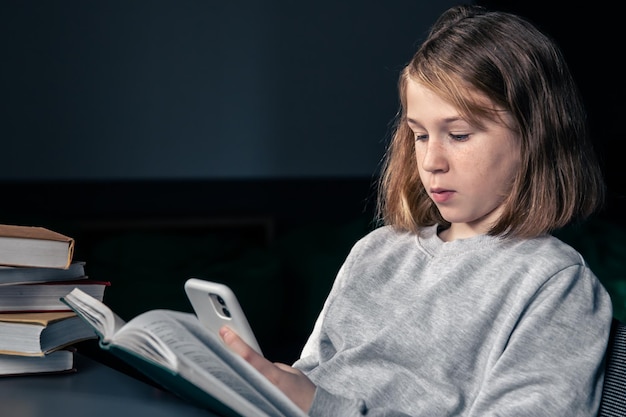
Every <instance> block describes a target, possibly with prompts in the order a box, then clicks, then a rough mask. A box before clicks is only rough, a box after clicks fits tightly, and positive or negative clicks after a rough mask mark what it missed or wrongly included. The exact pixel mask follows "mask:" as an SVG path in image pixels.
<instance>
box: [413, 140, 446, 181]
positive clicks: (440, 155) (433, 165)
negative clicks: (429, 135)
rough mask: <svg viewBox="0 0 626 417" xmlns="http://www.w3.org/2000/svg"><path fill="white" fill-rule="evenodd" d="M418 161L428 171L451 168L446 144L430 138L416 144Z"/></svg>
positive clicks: (440, 170)
mask: <svg viewBox="0 0 626 417" xmlns="http://www.w3.org/2000/svg"><path fill="white" fill-rule="evenodd" d="M415 154H416V156H417V163H418V164H421V166H422V169H424V170H425V171H427V172H433V173H434V172H447V171H448V169H449V165H448V158H447V154H446V150H445V146H444V145H443V144H442V143H440V142H439V141H437V140H433V139H430V140H428V141H425V142H423V143H417V144H416V146H415Z"/></svg>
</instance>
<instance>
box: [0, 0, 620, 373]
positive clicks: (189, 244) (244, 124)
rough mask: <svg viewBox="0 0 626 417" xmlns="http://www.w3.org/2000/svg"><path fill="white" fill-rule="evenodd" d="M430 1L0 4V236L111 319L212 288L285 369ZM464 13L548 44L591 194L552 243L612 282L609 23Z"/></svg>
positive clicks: (376, 152) (559, 14)
mask: <svg viewBox="0 0 626 417" xmlns="http://www.w3.org/2000/svg"><path fill="white" fill-rule="evenodd" d="M431 3H434V2H426V1H400V0H392V1H386V2H374V1H356V0H350V1H344V2H333V1H331V0H321V1H315V2H290V1H286V0H273V1H266V2H253V1H250V0H245V1H233V2H211V1H200V0H197V1H191V0H185V1H166V0H154V1H147V0H146V1H135V2H127V1H121V0H111V1H103V2H85V1H78V0H67V1H47V0H31V1H28V0H26V1H4V2H2V3H0V23H1V24H0V28H1V29H0V31H2V32H1V33H2V37H1V39H2V41H1V42H2V49H1V51H2V54H3V60H2V62H3V63H2V65H1V66H0V83H1V85H2V92H1V94H2V99H1V101H0V102H1V103H2V106H3V107H2V109H1V110H2V111H1V114H2V116H1V117H2V118H1V120H2V127H1V130H0V135H1V136H0V140H1V141H2V145H3V147H2V149H3V158H2V163H1V164H0V192H1V193H2V194H1V195H2V205H1V206H0V221H2V222H4V223H22V224H31V225H43V226H46V227H50V228H53V229H56V230H58V231H60V232H62V233H66V234H68V235H71V236H73V237H75V239H76V256H75V258H76V259H80V260H84V261H86V262H87V271H88V273H89V275H90V276H91V277H92V278H95V279H102V280H109V281H111V283H112V285H111V287H109V288H108V289H107V295H106V296H105V299H106V301H108V303H109V304H110V305H111V306H112V307H114V309H115V310H116V311H118V313H120V314H121V315H122V317H124V318H127V319H129V318H131V317H132V316H134V315H136V314H138V313H140V312H141V311H144V310H146V309H151V308H159V307H166V308H176V309H189V308H190V307H189V305H188V304H187V302H186V299H185V297H184V293H183V289H182V284H183V282H184V280H185V279H186V278H188V277H190V276H197V277H201V278H206V279H212V280H217V281H222V282H226V283H228V284H230V285H231V286H232V287H233V288H234V289H235V291H236V293H237V294H238V295H239V296H240V299H241V302H242V305H243V306H244V310H246V312H247V313H248V315H249V319H250V321H251V323H252V325H253V328H255V330H256V332H257V336H258V337H259V339H260V343H261V345H262V346H265V347H266V348H265V351H266V354H267V355H268V356H269V357H272V358H273V359H276V360H284V361H290V360H292V359H294V357H295V355H296V354H297V352H298V349H299V347H300V345H301V344H302V342H303V341H304V338H305V337H306V335H307V334H308V333H309V331H310V328H311V326H312V324H313V323H312V321H313V319H314V317H315V315H316V314H317V312H318V310H319V308H320V307H321V303H322V302H323V299H324V297H325V295H326V293H327V291H328V289H329V287H330V284H331V283H332V279H333V278H334V275H335V273H336V271H337V269H338V268H339V266H340V265H341V262H342V261H343V259H344V257H345V256H346V254H347V252H348V250H349V248H350V247H351V246H352V244H353V243H354V241H355V240H356V239H358V238H359V237H361V236H362V235H363V234H365V233H366V232H367V231H368V230H370V229H371V227H372V218H373V211H374V210H373V209H374V204H375V201H374V191H375V190H374V187H375V180H376V176H377V173H378V168H379V162H380V160H381V158H382V156H383V153H384V147H385V144H386V141H387V139H388V134H389V129H390V122H391V120H392V119H393V116H394V115H395V112H396V110H397V105H398V101H397V94H396V80H397V75H398V72H399V70H400V68H401V67H402V65H403V64H404V63H405V62H407V61H408V59H410V57H411V55H412V52H413V51H414V50H415V48H416V47H417V45H418V43H419V40H420V39H422V38H423V36H424V35H425V32H426V31H427V29H428V26H429V25H430V24H431V23H432V22H433V20H434V19H435V18H436V16H437V15H438V14H439V13H440V12H441V11H442V10H443V9H445V8H446V7H447V6H449V5H451V4H454V3H456V2H451V1H449V2H437V4H436V5H433V4H431ZM479 3H481V4H485V5H488V6H492V7H495V8H499V9H503V10H509V11H513V12H517V13H520V14H522V15H524V16H526V17H528V18H529V19H530V20H532V21H534V22H535V23H537V24H538V25H539V26H540V27H542V28H543V29H545V30H546V31H547V32H548V33H549V34H551V35H552V36H553V37H554V38H555V39H556V40H557V41H558V43H559V44H560V45H561V46H562V48H563V50H564V52H565V54H566V57H567V58H568V61H569V62H570V64H571V68H572V71H573V72H574V75H575V77H576V79H577V81H578V83H579V85H580V88H581V91H582V93H583V96H584V98H585V101H586V103H587V107H588V109H589V117H590V125H591V128H592V132H593V135H594V138H595V140H596V142H595V143H596V146H597V149H598V152H599V154H600V156H601V159H602V162H603V169H604V172H605V176H606V179H607V184H608V191H609V198H608V204H607V206H606V208H605V209H604V211H603V212H602V213H600V215H599V218H600V219H601V220H602V226H601V227H595V226H594V229H593V230H592V232H593V233H594V239H588V236H589V235H590V232H589V231H588V230H587V229H585V230H583V231H580V230H578V231H577V232H575V233H573V234H572V235H568V236H569V237H570V238H571V240H572V242H573V241H577V242H578V241H582V240H584V241H585V244H586V245H587V246H579V247H578V248H579V249H580V250H581V251H583V253H584V254H585V256H586V257H589V258H590V259H592V261H593V265H594V266H596V267H597V268H598V269H600V270H603V271H604V270H607V271H608V272H606V273H604V274H603V276H608V275H611V278H612V279H613V278H615V279H617V280H619V281H620V282H622V281H623V280H624V279H625V278H624V273H623V272H622V271H623V269H622V268H621V265H617V266H615V264H613V263H611V262H612V260H613V259H614V258H617V257H619V254H618V255H615V256H611V257H609V258H607V255H606V254H607V253H611V254H617V252H616V251H615V250H614V248H615V245H614V244H613V242H615V240H616V239H617V240H619V239H621V237H623V235H622V234H619V235H617V238H615V233H618V232H619V233H621V230H623V228H624V220H623V217H622V213H623V211H624V195H625V192H624V190H625V188H626V184H625V183H624V182H625V179H624V175H622V173H621V167H622V158H621V153H620V150H621V149H619V148H618V147H619V145H620V142H621V140H622V138H621V130H620V129H619V128H618V123H619V121H620V119H621V118H622V115H623V114H624V110H625V109H624V106H625V105H624V102H623V101H622V100H618V98H621V97H623V96H624V93H625V91H624V83H623V81H622V79H621V77H620V75H621V74H620V70H619V69H620V68H621V66H620V64H619V62H620V59H621V57H620V54H621V49H623V48H622V44H623V38H624V36H623V35H622V34H621V33H618V31H619V28H620V26H619V25H618V22H617V16H618V14H617V13H613V12H611V9H610V8H609V7H608V6H603V5H602V4H601V3H594V4H593V7H591V6H587V7H574V6H571V5H570V4H569V3H566V2H556V3H554V2H553V3H551V4H550V5H549V7H548V5H547V4H544V3H542V4H539V3H533V2H528V1H525V2H522V1H488V2H479ZM609 235H610V236H609ZM609 237H611V239H609ZM583 249H584V250H583ZM609 264H610V265H611V268H612V269H604V268H605V267H606V266H607V265H609ZM615 271H618V272H617V275H616V272H615ZM620 285H621V284H620ZM616 288H617V289H613V291H615V292H617V291H618V290H619V291H622V289H621V287H619V288H618V287H616ZM624 291H625V292H626V290H624Z"/></svg>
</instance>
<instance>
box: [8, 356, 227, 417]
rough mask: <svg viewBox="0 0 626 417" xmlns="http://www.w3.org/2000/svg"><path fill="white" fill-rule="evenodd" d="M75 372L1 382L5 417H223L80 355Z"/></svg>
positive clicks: (25, 377) (15, 377)
mask: <svg viewBox="0 0 626 417" xmlns="http://www.w3.org/2000/svg"><path fill="white" fill-rule="evenodd" d="M75 367H76V369H77V372H76V373H70V374H57V375H34V376H14V377H0V416H2V417H5V416H6V417H71V416H77V417H78V416H80V417H85V416H89V417H112V416H113V417H125V416H132V417H143V416H150V417H161V416H162V417H171V416H176V417H188V416H202V417H207V416H209V417H211V416H214V417H215V416H217V415H216V414H214V413H212V412H210V411H208V410H204V409H202V408H199V407H196V406H194V405H192V404H191V403H187V402H185V401H183V400H181V399H179V398H178V397H176V396H174V395H173V394H171V393H169V392H167V391H164V390H162V389H160V388H158V387H156V386H154V385H152V384H149V383H147V382H145V381H142V380H140V379H139V378H137V377H135V376H132V375H130V374H127V373H125V372H122V371H121V370H119V369H115V368H114V367H112V366H109V365H107V364H105V363H103V362H101V361H98V360H97V358H94V357H89V356H86V355H84V354H81V353H80V352H77V353H76V358H75Z"/></svg>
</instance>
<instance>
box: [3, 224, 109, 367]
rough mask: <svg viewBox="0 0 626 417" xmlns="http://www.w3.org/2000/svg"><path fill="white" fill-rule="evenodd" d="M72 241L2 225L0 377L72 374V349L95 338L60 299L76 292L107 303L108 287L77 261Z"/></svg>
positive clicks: (31, 228)
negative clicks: (106, 293)
mask: <svg viewBox="0 0 626 417" xmlns="http://www.w3.org/2000/svg"><path fill="white" fill-rule="evenodd" d="M74 244H75V243H74V239H73V238H71V237H69V236H65V235H63V234H61V233H58V232H55V231H52V230H50V229H47V228H44V227H39V226H21V225H6V224H0V376H8V375H26V374H34V373H59V372H72V371H75V368H74V353H75V349H74V347H73V345H74V344H76V343H78V342H81V341H84V340H88V339H94V338H96V334H95V333H94V331H93V329H91V327H90V326H88V325H87V324H86V323H85V322H84V321H83V320H82V319H81V318H79V317H78V316H77V315H76V314H75V313H74V312H73V311H72V310H70V308H69V307H68V306H67V305H66V304H64V303H62V302H61V301H60V298H61V297H62V296H64V295H66V294H67V293H69V292H70V291H72V290H73V289H74V288H80V289H81V290H82V291H85V292H87V293H89V294H90V295H91V296H93V297H95V298H97V299H99V300H101V301H102V300H103V299H104V291H105V289H106V287H108V286H109V285H110V283H109V282H105V281H96V280H92V279H90V278H89V277H88V276H87V275H86V274H85V262H80V261H75V260H73V256H74Z"/></svg>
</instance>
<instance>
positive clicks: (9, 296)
mask: <svg viewBox="0 0 626 417" xmlns="http://www.w3.org/2000/svg"><path fill="white" fill-rule="evenodd" d="M110 285H111V283H110V282H109V281H97V280H92V279H89V278H85V279H79V280H70V281H53V282H42V283H34V284H16V285H0V313H15V312H41V311H71V309H70V308H69V307H68V306H67V305H65V304H64V303H62V302H61V301H60V298H61V297H62V296H63V295H65V294H67V293H68V292H70V291H72V290H73V289H74V288H80V289H81V290H82V291H84V292H86V293H87V294H89V295H91V296H92V297H94V298H96V299H98V300H100V301H102V300H103V299H104V292H105V289H106V287H108V286H110Z"/></svg>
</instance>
